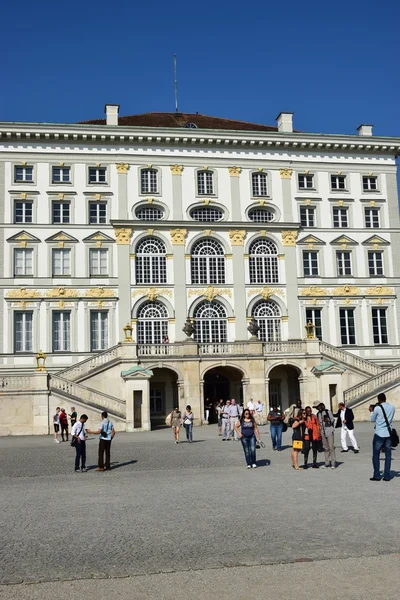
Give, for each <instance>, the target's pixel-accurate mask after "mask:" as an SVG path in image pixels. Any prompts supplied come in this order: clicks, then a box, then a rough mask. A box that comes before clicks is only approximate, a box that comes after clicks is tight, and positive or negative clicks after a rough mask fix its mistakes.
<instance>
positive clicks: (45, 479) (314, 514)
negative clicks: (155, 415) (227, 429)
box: [0, 423, 400, 598]
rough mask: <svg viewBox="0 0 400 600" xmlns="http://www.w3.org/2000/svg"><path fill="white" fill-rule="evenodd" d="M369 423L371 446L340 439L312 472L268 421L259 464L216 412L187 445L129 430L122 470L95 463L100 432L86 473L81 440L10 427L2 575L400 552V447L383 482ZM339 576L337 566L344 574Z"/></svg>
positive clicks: (39, 577) (3, 471)
mask: <svg viewBox="0 0 400 600" xmlns="http://www.w3.org/2000/svg"><path fill="white" fill-rule="evenodd" d="M356 434H357V439H358V442H359V444H360V446H361V452H360V454H358V455H354V454H353V453H352V452H349V453H347V454H341V453H340V449H338V451H337V457H338V459H339V460H340V462H341V463H342V464H340V466H339V468H338V469H337V470H336V471H332V470H330V469H329V470H321V469H320V470H307V471H304V472H295V471H294V470H293V469H291V467H290V449H289V447H287V449H285V450H284V451H283V452H281V453H277V452H272V450H271V448H270V439H269V433H268V428H267V427H263V428H262V439H263V440H264V441H265V443H266V445H267V447H266V448H265V449H263V450H260V451H259V452H258V456H257V458H258V465H259V468H258V469H256V470H251V471H248V470H247V469H246V468H245V464H244V457H243V451H242V448H241V444H240V443H235V442H222V441H221V438H218V437H217V436H216V427H215V426H210V427H202V428H196V429H195V430H194V437H195V440H196V441H195V443H193V444H187V443H180V444H179V445H175V444H174V443H173V441H172V433H171V431H170V430H161V431H157V432H150V433H138V434H118V435H117V437H116V439H115V441H114V442H113V448H112V461H113V462H114V465H113V466H114V469H113V470H112V471H111V472H109V473H97V472H95V471H94V468H95V466H96V454H97V440H96V439H92V440H90V441H89V442H88V459H89V461H88V465H90V466H91V467H92V468H91V469H90V471H89V472H88V473H86V474H75V473H74V471H73V468H74V466H73V462H74V454H75V452H74V450H73V448H71V447H70V446H69V444H66V443H64V444H57V445H56V444H53V443H52V439H51V438H50V437H25V438H23V437H21V438H0V485H1V490H2V492H1V495H0V541H1V544H0V580H1V581H2V582H3V583H10V584H11V583H15V584H17V583H18V582H22V581H24V582H25V584H24V585H16V586H15V588H14V589H16V590H17V589H20V590H23V589H25V586H26V587H27V588H28V587H29V588H30V589H31V590H34V589H35V586H34V585H30V586H27V585H26V583H27V582H39V581H42V582H43V581H52V580H68V579H76V578H81V579H93V578H97V577H104V576H105V575H108V576H111V577H127V576H135V575H136V576H137V575H142V576H153V577H155V578H156V575H154V574H157V573H162V572H165V573H166V574H168V573H170V574H171V577H172V576H173V575H175V578H176V579H177V580H178V581H184V579H181V578H180V576H179V577H178V575H179V573H180V575H181V576H182V577H183V578H185V577H188V576H189V575H187V574H186V575H185V572H187V571H189V570H190V571H189V573H191V576H190V580H191V581H192V580H193V577H194V573H192V571H191V570H193V571H196V570H200V571H204V572H210V573H212V576H210V577H211V579H218V578H219V577H222V578H223V573H225V572H230V573H236V571H237V569H238V568H239V567H240V565H242V566H247V567H252V566H254V565H271V564H275V563H294V562H295V561H303V560H307V561H309V560H313V561H319V560H334V559H344V558H347V559H349V558H360V560H361V561H364V562H365V561H367V562H368V560H370V559H369V558H368V557H374V556H375V557H377V556H378V557H379V556H380V555H386V554H389V553H393V552H400V535H399V534H400V520H399V518H398V498H399V476H400V472H399V459H398V455H399V454H400V452H399V451H395V452H394V460H393V463H392V473H393V476H394V478H393V480H392V481H391V482H390V483H385V482H383V481H382V482H379V483H374V482H370V481H369V477H371V475H372V467H371V440H372V425H370V424H368V423H363V424H357V430H356ZM338 441H339V435H336V443H338ZM284 443H285V444H286V445H287V446H288V445H289V443H290V435H289V433H288V434H285V436H284ZM320 459H321V464H322V462H323V458H322V455H320ZM392 559H393V557H392V558H390V560H392ZM388 560H389V558H388ZM393 560H394V559H393ZM364 562H362V563H361V564H364ZM306 564H308V563H305V565H302V567H304V568H308V567H306ZM312 564H313V563H312ZM321 564H322V567H321V568H322V573H325V570H326V567H325V566H324V563H321ZM326 564H327V563H326ZM343 564H344V563H343ZM232 567H233V568H232ZM258 568H261V567H258ZM263 568H265V569H268V568H269V569H271V568H272V567H267V566H265V567H263ZM282 568H283V569H288V568H289V567H288V566H287V565H286V566H284V567H282ZM291 568H292V569H293V568H295V565H293V564H292V565H291ZM296 568H298V566H297V567H296ZM360 568H361V566H360ZM208 569H212V571H208ZM216 571H218V573H219V574H218V575H216V574H215V573H216ZM196 572H197V571H196ZM152 574H153V575H152ZM160 577H161V575H158V578H159V579H158V581H160ZM196 577H197V575H196ZM335 578H336V576H335V571H334V570H332V569H331V568H329V577H328V580H329V581H330V582H331V584H332V585H334V584H335ZM102 581H103V580H102ZM113 581H114V580H113ZM115 581H117V580H115ZM118 581H119V580H118ZM129 581H131V580H129ZM137 581H138V582H139V581H143V579H142V578H138V579H137ZM171 581H172V580H171ZM323 581H324V577H323V576H322V582H323ZM94 583H95V582H88V584H94ZM99 583H100V582H99ZM43 585H45V584H43ZM48 585H50V584H48ZM57 585H59V586H60V584H57ZM65 585H66V584H65ZM102 585H103V584H102ZM107 585H109V580H107ZM135 585H136V584H135ZM139 585H142V584H139ZM85 586H86V584H85ZM12 587H13V586H6V587H3V588H0V595H1V596H2V594H3V592H4V590H6V589H7V590H9V591H8V592H7V594H12V593H13V592H11V591H10V590H11V588H12ZM323 587H324V589H325V587H326V586H325V584H323ZM85 589H86V588H85ZM89 592H90V590H89ZM89 592H88V593H89ZM21 594H22V592H21ZM32 594H33V591H32ZM2 597H3V596H2ZM8 597H10V598H12V597H18V596H12V595H11V596H10V595H9V596H8ZM19 597H20V598H24V597H31V598H34V597H35V596H33V595H31V596H22V595H21V596H19ZM38 597H39V596H38ZM59 597H60V598H61V596H59ZM86 597H88V598H89V597H91V596H86ZM93 597H94V596H93ZM97 597H98V596H97ZM122 597H124V596H121V598H122ZM127 597H128V596H127ZM129 597H130V598H133V597H136V596H132V595H130V596H129ZM137 597H138V598H139V596H137ZM142 597H144V596H142ZM146 597H147V596H146ZM149 597H150V596H149ZM165 597H166V596H165ZM171 597H172V596H171ZM200 597H201V596H199V598H200ZM204 597H206V596H204ZM208 597H211V596H208ZM222 597H223V596H221V595H220V594H218V598H222ZM282 597H283V596H282ZM296 597H299V598H300V596H299V595H298V594H297V596H296ZM316 597H318V596H316ZM321 597H322V595H321ZM328 597H329V596H325V598H328ZM351 597H352V598H356V596H351ZM357 597H358V596H357ZM376 597H378V596H375V598H376ZM174 598H178V596H177V595H175V596H174ZM386 598H388V596H386Z"/></svg>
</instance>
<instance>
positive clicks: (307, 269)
mask: <svg viewBox="0 0 400 600" xmlns="http://www.w3.org/2000/svg"><path fill="white" fill-rule="evenodd" d="M303 270H304V277H313V276H315V275H318V252H309V251H308V250H304V251H303Z"/></svg>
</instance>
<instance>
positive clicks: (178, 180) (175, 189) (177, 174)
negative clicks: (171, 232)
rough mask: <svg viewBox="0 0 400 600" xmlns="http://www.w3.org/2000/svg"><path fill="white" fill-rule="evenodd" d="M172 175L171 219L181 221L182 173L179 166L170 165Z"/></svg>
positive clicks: (181, 168)
mask: <svg viewBox="0 0 400 600" xmlns="http://www.w3.org/2000/svg"><path fill="white" fill-rule="evenodd" d="M170 169H171V173H172V219H173V220H174V221H182V218H183V208H182V171H183V167H182V166H181V165H171V166H170Z"/></svg>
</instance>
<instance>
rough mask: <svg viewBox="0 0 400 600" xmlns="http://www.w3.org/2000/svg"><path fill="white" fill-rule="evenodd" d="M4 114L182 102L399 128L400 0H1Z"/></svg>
mask: <svg viewBox="0 0 400 600" xmlns="http://www.w3.org/2000/svg"><path fill="white" fill-rule="evenodd" d="M2 22H3V27H2V35H1V38H0V50H1V55H2V68H1V83H2V94H1V97H0V120H2V121H47V122H64V123H65V122H76V121H80V120H86V119H93V118H101V117H102V116H103V109H104V104H105V103H107V102H109V103H118V104H120V105H121V110H120V114H124V115H127V114H134V113H141V112H150V111H160V112H172V111H173V110H174V89H173V54H174V52H176V53H177V55H178V81H179V109H180V110H181V111H182V112H196V111H198V112H201V113H204V114H210V115H214V116H223V117H226V118H232V119H240V120H245V121H253V122H257V123H266V124H272V125H273V124H275V117H276V115H277V114H278V113H279V112H280V111H292V112H294V113H295V114H294V125H295V127H296V128H297V129H300V130H303V131H315V132H318V131H321V132H326V133H355V131H356V128H357V126H358V125H359V124H360V123H373V124H374V126H375V127H374V133H375V134H377V135H395V136H400V118H399V106H400V104H399V97H400V80H399V52H398V40H399V24H400V3H399V2H398V1H396V0H391V1H388V0H381V1H380V2H379V3H378V2H376V1H375V2H372V3H371V6H370V5H368V3H366V2H365V0H364V1H363V2H361V1H360V0H348V1H347V2H345V1H343V0H336V2H332V3H324V2H321V1H320V0H319V1H314V0H312V1H310V0H304V1H303V2H300V1H299V0H297V1H294V0H286V2H282V3H279V2H278V3H277V2H271V1H268V0H264V1H259V0H253V2H248V3H242V2H241V3H239V2H235V1H234V0H232V1H231V2H227V1H225V2H221V1H219V0H215V1H214V2H210V1H209V0H203V2H192V3H190V2H183V1H182V0H175V2H165V1H164V2H162V1H161V0H154V1H153V2H152V3H150V2H147V3H137V2H134V1H132V0H130V1H125V0H120V1H119V2H116V3H115V4H114V3H113V2H109V1H108V2H105V1H104V0H97V1H96V2H95V1H94V0H80V1H79V2H78V1H77V0H70V1H69V2H68V3H64V4H63V3H56V2H50V1H49V0H42V1H41V0H38V1H37V2H36V3H34V2H32V1H31V0H30V1H29V2H28V1H27V0H20V1H19V2H16V3H12V2H5V3H3V7H2Z"/></svg>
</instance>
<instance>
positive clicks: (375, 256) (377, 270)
mask: <svg viewBox="0 0 400 600" xmlns="http://www.w3.org/2000/svg"><path fill="white" fill-rule="evenodd" d="M368 270H369V275H370V277H381V276H383V252H380V251H376V250H369V251H368Z"/></svg>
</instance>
